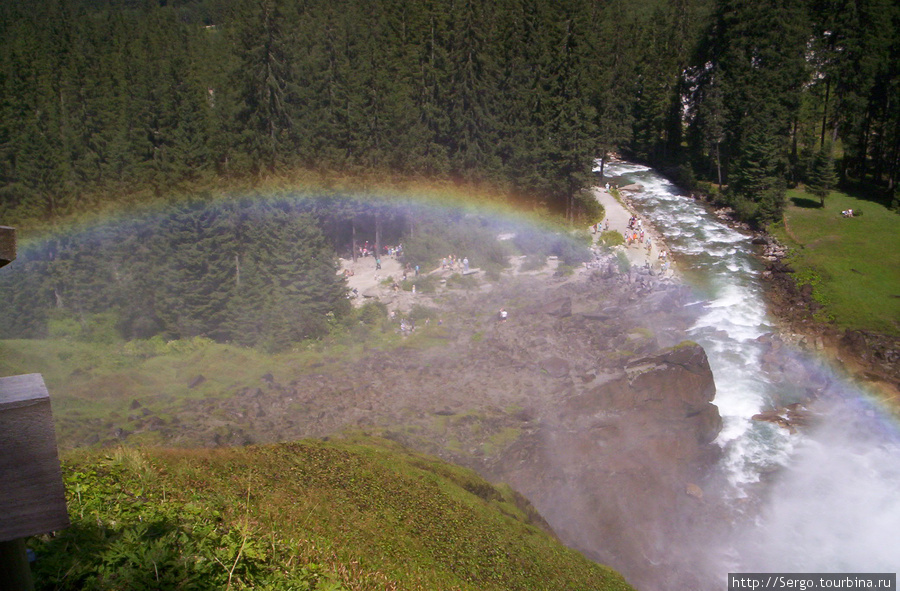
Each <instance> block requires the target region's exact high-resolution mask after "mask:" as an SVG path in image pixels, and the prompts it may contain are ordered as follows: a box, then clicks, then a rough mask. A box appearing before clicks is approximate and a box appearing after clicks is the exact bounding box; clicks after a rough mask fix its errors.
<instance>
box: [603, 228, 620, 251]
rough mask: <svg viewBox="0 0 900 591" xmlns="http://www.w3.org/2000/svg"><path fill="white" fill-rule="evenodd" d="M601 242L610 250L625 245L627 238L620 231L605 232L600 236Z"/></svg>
mask: <svg viewBox="0 0 900 591" xmlns="http://www.w3.org/2000/svg"><path fill="white" fill-rule="evenodd" d="M600 242H601V243H603V245H604V246H606V247H608V248H612V247H614V246H620V245H622V244H625V237H624V236H622V233H621V232H619V231H618V230H605V231H603V232H602V233H601V234H600Z"/></svg>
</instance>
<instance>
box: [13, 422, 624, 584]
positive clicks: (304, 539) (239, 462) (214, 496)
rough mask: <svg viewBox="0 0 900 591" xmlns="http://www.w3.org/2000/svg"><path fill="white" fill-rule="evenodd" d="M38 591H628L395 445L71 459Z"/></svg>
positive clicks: (438, 466)
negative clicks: (64, 500)
mask: <svg viewBox="0 0 900 591" xmlns="http://www.w3.org/2000/svg"><path fill="white" fill-rule="evenodd" d="M64 478H65V480H66V485H67V494H68V506H69V512H70V516H71V520H72V526H71V527H70V528H69V529H67V530H64V531H62V532H58V533H57V534H56V535H55V536H53V537H50V536H44V537H40V538H34V539H32V540H31V542H30V545H31V546H32V547H33V548H34V549H35V550H36V552H37V555H38V560H37V562H36V579H37V588H38V589H61V590H65V589H126V588H127V589H151V588H185V589H187V588H190V589H224V588H232V589H250V588H256V589H279V590H280V589H284V590H287V589H320V590H324V589H331V590H343V589H359V590H368V589H373V590H374V589H379V590H382V589H398V590H401V589H416V590H419V589H421V590H440V589H459V590H476V589H478V590H483V589H498V590H499V589H504V590H507V589H509V590H514V589H522V590H525V589H535V590H545V589H560V590H566V591H569V590H578V589H585V590H587V589H592V590H601V591H602V590H626V589H630V587H629V586H628V585H627V584H626V583H625V582H624V580H623V579H622V578H621V576H619V575H618V574H617V573H615V572H614V571H612V570H610V569H608V568H606V567H603V566H600V565H597V564H595V563H592V562H590V561H588V560H587V559H585V558H584V557H583V556H582V555H580V554H579V553H577V552H575V551H573V550H570V549H568V548H565V547H564V546H562V545H561V544H560V543H559V542H558V541H557V540H556V539H555V538H554V537H553V536H551V535H550V534H548V533H547V532H546V531H544V530H543V529H542V528H541V527H539V526H540V525H541V522H540V519H539V518H537V517H536V514H535V513H534V510H533V508H531V507H530V505H528V504H527V502H525V501H524V499H523V498H522V497H521V496H519V495H517V494H516V493H514V492H513V491H512V490H511V489H509V488H508V487H506V486H494V485H491V484H490V483H488V482H486V481H484V480H483V479H481V478H480V477H479V476H477V475H476V474H475V473H474V472H472V471H470V470H467V469H463V468H460V467H456V466H452V465H449V464H446V463H443V462H440V461H438V460H436V459H433V458H431V457H428V456H424V455H421V454H415V453H412V452H410V451H409V450H407V449H405V448H403V447H401V446H399V445H397V444H395V443H393V442H390V441H386V440H380V439H372V438H356V439H352V440H350V439H348V440H345V441H338V442H328V443H325V442H321V441H301V442H296V443H289V444H279V445H274V446H261V447H244V448H223V449H217V450H161V449H159V450H153V449H145V450H136V449H120V450H116V451H114V452H112V453H109V452H106V453H104V452H97V451H86V450H80V451H77V452H70V453H69V454H67V455H66V456H65V458H64Z"/></svg>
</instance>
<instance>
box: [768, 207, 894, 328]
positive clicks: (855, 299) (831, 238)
mask: <svg viewBox="0 0 900 591" xmlns="http://www.w3.org/2000/svg"><path fill="white" fill-rule="evenodd" d="M789 197H790V199H791V204H790V206H789V207H788V208H787V210H786V211H785V216H784V225H783V226H782V227H779V228H776V234H777V235H778V237H779V238H780V239H781V240H783V241H784V242H785V243H786V244H787V245H788V246H790V247H791V248H792V254H791V257H790V259H789V261H788V262H789V263H790V264H791V265H792V266H793V267H794V268H795V270H796V271H797V273H796V277H797V279H798V281H799V283H801V284H807V283H808V284H811V285H812V286H813V295H814V297H815V299H816V300H817V301H818V302H819V303H821V304H822V305H823V306H824V308H823V310H822V312H821V314H820V320H826V321H832V322H834V324H835V325H836V326H838V327H840V328H855V329H867V330H874V331H878V332H883V333H888V334H893V335H900V232H898V230H900V216H898V215H897V214H896V213H894V212H892V211H890V210H888V209H887V208H886V207H884V206H883V205H881V204H878V203H874V202H871V201H863V200H860V199H857V198H855V197H852V196H850V195H847V194H845V193H838V192H833V193H831V195H829V196H828V198H827V199H826V201H825V207H824V208H821V207H819V203H818V199H817V198H815V197H813V196H812V195H811V194H808V193H805V192H803V191H799V190H798V191H791V192H790V194H789ZM846 209H853V210H854V211H855V212H860V211H861V212H862V215H860V216H856V217H853V218H844V217H842V216H841V211H843V210H846Z"/></svg>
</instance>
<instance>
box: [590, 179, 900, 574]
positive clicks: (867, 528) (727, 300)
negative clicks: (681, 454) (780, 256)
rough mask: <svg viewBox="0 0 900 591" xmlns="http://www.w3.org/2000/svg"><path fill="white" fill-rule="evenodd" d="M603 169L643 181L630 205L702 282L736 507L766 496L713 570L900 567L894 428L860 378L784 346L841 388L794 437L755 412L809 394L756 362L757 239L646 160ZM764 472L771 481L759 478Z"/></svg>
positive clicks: (725, 462)
mask: <svg viewBox="0 0 900 591" xmlns="http://www.w3.org/2000/svg"><path fill="white" fill-rule="evenodd" d="M604 173H605V179H604V180H605V181H609V182H610V183H614V184H616V185H617V186H619V187H622V186H626V185H630V184H635V183H636V184H638V185H640V186H641V188H640V190H638V191H635V192H633V193H631V196H632V202H633V204H634V206H635V208H636V209H637V210H638V211H639V213H640V214H641V215H642V216H644V217H645V218H646V219H647V220H649V221H650V222H651V223H652V224H653V226H655V228H656V229H657V230H658V231H659V233H660V234H661V236H662V237H663V239H664V241H665V242H666V245H667V246H668V247H669V249H670V252H671V253H672V255H673V257H674V259H675V260H676V261H677V267H676V268H677V270H678V271H679V272H680V273H681V274H682V276H683V277H684V278H685V280H686V281H687V282H688V283H689V284H690V285H692V286H693V287H694V288H695V289H696V291H697V298H698V300H699V301H701V302H702V305H703V306H704V309H703V313H702V315H701V317H700V319H699V320H698V322H697V323H696V325H695V326H694V327H693V328H692V330H691V335H692V338H693V339H694V340H695V341H697V342H698V343H700V344H701V345H702V346H703V348H704V349H705V350H706V352H707V356H708V358H709V363H710V366H711V367H712V371H713V374H714V376H715V381H716V388H717V394H716V399H715V401H714V402H715V404H716V405H718V407H719V411H720V413H721V415H722V418H723V429H722V432H721V433H720V435H719V437H718V439H717V441H716V443H717V444H718V445H720V446H721V447H722V450H723V456H722V457H723V459H722V465H721V466H720V467H721V469H722V472H723V473H724V475H725V476H726V477H727V481H728V491H727V492H726V495H727V496H728V497H729V498H731V499H732V500H733V502H734V504H735V506H741V504H742V501H743V500H744V499H745V497H747V496H748V495H753V496H758V497H760V498H761V504H759V503H751V504H748V506H753V507H755V508H758V510H757V509H754V512H755V514H754V515H751V516H750V518H749V519H748V522H747V523H749V525H746V526H745V527H744V528H743V530H742V531H740V532H734V533H733V535H732V536H731V539H729V540H728V541H727V542H726V543H724V544H723V547H721V548H719V549H718V552H719V553H720V554H721V556H720V558H719V565H718V566H717V567H716V570H721V571H722V572H721V573H720V574H719V575H718V576H717V577H716V578H718V577H719V576H720V577H721V578H720V579H719V580H720V581H722V582H724V581H725V576H726V574H727V573H728V572H836V573H858V572H892V573H893V572H896V571H898V570H900V437H898V430H897V425H896V424H894V423H893V422H892V421H890V420H887V419H886V418H885V415H884V414H883V413H882V412H881V411H880V410H879V409H878V408H877V407H875V406H872V405H871V404H870V403H868V402H866V398H865V396H863V394H862V392H861V391H860V390H859V389H858V387H857V386H856V385H855V384H853V383H851V382H850V381H849V380H847V379H846V378H845V377H842V376H840V375H838V374H836V373H835V372H833V371H832V370H831V369H829V367H828V365H827V364H825V363H823V362H822V361H821V360H819V359H816V358H815V357H814V356H813V355H811V354H807V353H804V352H801V351H790V352H786V353H785V354H789V355H792V356H794V357H795V362H797V363H801V364H803V365H804V366H806V367H808V368H814V371H815V372H817V373H818V374H820V375H822V379H823V381H824V382H826V383H828V384H830V387H831V389H832V390H835V389H836V390H838V391H839V392H840V395H839V396H837V397H835V398H836V399H835V400H832V401H830V402H828V403H823V404H822V406H823V407H824V408H822V409H820V410H822V411H823V412H824V413H825V418H824V420H823V421H822V425H821V426H820V427H817V428H816V429H815V430H812V431H807V432H804V433H801V434H795V435H791V434H790V433H789V432H788V431H787V430H786V429H783V428H781V427H778V426H775V425H773V424H770V423H765V422H759V421H753V420H751V418H750V417H752V416H753V415H754V414H756V413H759V412H761V411H764V410H769V409H772V408H773V407H776V406H783V405H785V404H787V403H790V402H794V401H799V400H801V399H802V397H801V394H800V393H799V392H796V391H792V388H793V389H794V390H796V389H797V387H796V386H795V387H791V386H787V385H785V384H773V383H770V382H769V381H767V376H766V374H765V373H764V372H763V371H762V370H761V355H762V345H761V344H760V343H759V342H758V341H757V339H758V338H759V337H760V336H762V335H764V334H766V333H770V332H772V331H773V330H774V327H773V326H772V324H770V322H771V319H770V317H769V313H768V310H767V307H766V303H765V300H764V299H763V297H762V294H763V284H762V279H761V272H762V267H761V264H760V263H759V261H758V260H757V259H756V258H755V257H754V256H753V246H752V245H751V242H750V240H751V238H750V237H749V236H747V235H745V234H742V233H740V232H738V231H736V230H733V229H731V228H729V227H728V226H726V225H724V224H722V223H721V222H720V221H719V220H718V219H717V218H716V217H715V216H714V215H712V214H711V213H709V212H708V211H707V210H706V209H705V208H704V207H703V206H702V205H700V204H698V203H696V202H695V201H694V200H692V199H691V198H690V197H688V196H685V195H683V194H682V193H681V192H680V191H679V190H678V189H677V188H676V187H675V186H674V185H673V184H671V183H670V182H669V181H667V180H666V179H665V178H664V177H662V176H660V175H659V174H657V173H656V172H655V171H653V170H652V169H650V168H648V167H646V166H642V165H637V164H631V163H622V162H614V163H612V164H607V166H606V168H605V171H604ZM773 472H776V475H775V476H774V477H772V476H771V474H772V473H773ZM767 475H769V476H767ZM761 478H762V480H763V482H764V486H760V485H758V484H755V483H758V482H760V480H761ZM723 588H724V587H723Z"/></svg>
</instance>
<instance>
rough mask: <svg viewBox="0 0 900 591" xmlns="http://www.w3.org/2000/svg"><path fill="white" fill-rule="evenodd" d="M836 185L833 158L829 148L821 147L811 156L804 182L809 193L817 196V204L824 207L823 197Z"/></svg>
mask: <svg viewBox="0 0 900 591" xmlns="http://www.w3.org/2000/svg"><path fill="white" fill-rule="evenodd" d="M836 185H837V174H836V173H835V170H834V159H833V158H832V156H831V150H830V148H827V147H823V148H822V149H821V150H819V151H818V153H817V154H816V156H815V158H813V162H812V166H811V167H810V171H809V180H808V182H807V184H806V186H807V188H808V189H809V191H810V193H812V194H813V195H815V196H816V197H818V198H819V205H820V206H821V207H825V198H826V197H828V194H829V193H830V192H831V190H832V189H834V187H835V186H836Z"/></svg>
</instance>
